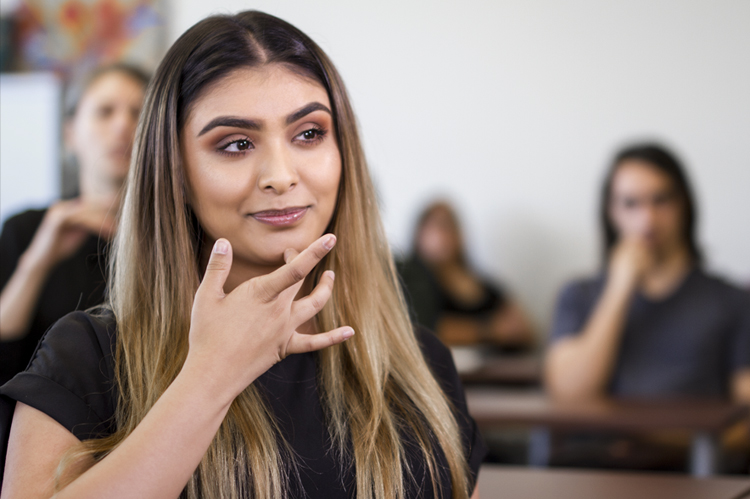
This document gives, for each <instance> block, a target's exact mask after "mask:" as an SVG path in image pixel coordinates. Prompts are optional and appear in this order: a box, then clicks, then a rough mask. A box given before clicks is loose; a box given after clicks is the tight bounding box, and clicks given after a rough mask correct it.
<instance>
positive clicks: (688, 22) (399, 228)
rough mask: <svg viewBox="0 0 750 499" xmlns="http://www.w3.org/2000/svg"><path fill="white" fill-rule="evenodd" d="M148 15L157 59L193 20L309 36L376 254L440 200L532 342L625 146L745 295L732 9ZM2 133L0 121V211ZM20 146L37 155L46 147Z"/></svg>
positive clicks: (649, 6) (594, 4)
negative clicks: (243, 18)
mask: <svg viewBox="0 0 750 499" xmlns="http://www.w3.org/2000/svg"><path fill="white" fill-rule="evenodd" d="M165 7H166V9H167V16H166V18H167V19H168V25H167V31H168V36H167V39H168V42H169V43H171V42H172V41H174V40H175V39H176V38H177V36H179V34H180V33H182V32H183V31H184V30H185V29H187V28H188V27H189V26H191V25H192V24H193V23H195V22H196V21H198V20H200V19H201V18H203V17H204V16H206V15H208V14H210V13H216V12H235V11H238V10H241V9H247V8H257V9H260V10H265V11H267V12H270V13H272V14H275V15H278V16H280V17H282V18H284V19H286V20H288V21H290V22H292V23H293V24H295V25H297V26H298V27H300V28H301V29H302V30H303V31H305V32H306V33H308V34H309V35H311V36H312V37H313V38H314V39H315V40H316V41H317V42H318V43H319V44H320V45H321V46H322V47H323V48H324V50H326V51H327V52H328V54H329V55H330V56H331V57H332V59H333V60H334V62H335V63H336V65H337V67H338V68H339V70H340V71H341V73H342V75H343V77H344V80H345V81H346V83H347V85H348V88H349V92H350V94H351V97H352V100H353V104H354V108H355V111H356V112H357V116H358V118H359V122H360V125H361V132H362V136H363V138H364V144H365V148H366V152H367V154H368V157H369V160H370V163H371V169H372V173H373V176H374V177H375V180H376V182H377V186H378V189H379V193H380V197H381V202H382V207H383V215H384V221H385V225H386V229H387V232H388V234H389V237H390V239H391V242H392V244H393V246H394V248H395V249H396V250H397V251H398V250H404V249H407V248H408V245H409V241H410V238H411V229H412V226H413V223H414V218H415V217H416V215H417V212H418V210H419V209H420V208H421V207H422V206H423V205H424V203H425V202H426V201H427V200H429V199H431V198H433V197H434V196H436V195H446V196H448V197H449V198H450V199H452V200H453V201H454V202H455V203H456V204H457V205H458V206H459V211H460V215H461V217H462V219H463V221H464V223H465V226H466V236H467V240H468V242H469V244H470V256H471V258H472V260H473V262H474V263H475V265H476V266H477V267H478V268H480V269H482V270H483V271H485V272H486V273H487V274H488V275H490V276H491V277H494V278H496V279H498V280H501V281H503V282H505V283H506V284H507V285H508V286H509V287H510V288H511V289H512V290H514V291H515V293H516V294H517V296H518V297H519V299H520V300H521V302H522V303H523V304H524V305H525V306H526V307H527V308H528V309H529V310H530V311H531V313H532V315H533V317H534V318H535V320H536V322H537V323H538V324H539V326H540V328H541V329H542V330H543V329H544V328H546V327H547V326H548V324H549V320H550V316H551V312H552V308H553V303H554V300H555V296H556V294H557V292H558V290H559V287H560V286H561V284H562V283H563V282H564V281H565V280H567V279H569V278H571V277H574V276H578V275H582V274H585V273H588V272H592V271H594V270H595V269H596V268H597V264H598V263H597V262H598V254H599V246H598V243H599V239H598V236H599V232H598V227H597V220H596V211H597V202H598V192H599V188H600V185H599V184H600V182H601V179H602V175H603V171H604V169H605V167H606V165H607V163H608V161H609V158H610V156H611V155H612V153H613V151H614V150H615V149H616V148H617V147H618V146H620V145H621V144H623V143H625V142H628V141H632V140H640V139H658V140H661V141H664V142H665V143H666V144H668V145H670V146H672V147H674V148H675V149H676V150H677V152H678V153H679V154H680V156H681V157H682V158H683V159H684V160H685V162H686V164H687V166H688V169H689V173H690V174H691V177H692V180H693V183H694V184H695V190H696V193H697V197H698V200H699V203H700V239H701V242H702V243H703V246H704V247H705V249H706V254H707V256H708V263H709V267H710V268H712V269H715V270H716V271H718V272H720V273H722V274H724V275H726V276H727V277H729V278H730V279H732V280H734V281H736V282H742V283H750V257H749V255H750V223H749V222H750V196H749V195H748V192H750V140H749V139H748V138H749V137H750V91H749V90H748V89H750V29H749V27H750V2H748V1H747V0H722V1H714V2H712V1H708V0H704V1H679V2H675V1H673V0H629V1H627V2H626V1H620V2H613V1H607V2H601V1H598V0H585V1H584V0H579V1H574V0H569V1H566V2H558V1H555V0H534V1H528V0H503V1H502V2H490V1H457V0H439V1H438V0H436V1H426V0H421V1H405V0H380V1H378V2H358V1H344V0H318V1H316V2H310V1H301V0H259V1H255V2H247V1H238V0H214V1H211V2H204V1H201V0H179V1H177V0H165ZM7 105H8V102H7V101H6V99H3V103H2V108H3V115H5V109H6V106H7ZM4 120H5V118H4ZM16 129H17V128H16V127H15V126H11V125H6V122H5V121H3V127H2V140H1V142H0V145H2V151H3V156H2V165H0V166H1V167H2V175H3V198H6V196H8V194H7V192H10V191H9V190H6V184H8V182H7V181H6V179H7V178H8V177H7V174H8V169H9V168H13V169H14V170H15V169H16V166H15V163H13V165H11V162H10V161H9V160H7V159H6V158H7V156H6V155H5V154H6V150H7V148H8V147H9V144H12V143H14V142H15V141H16V139H17V137H18V136H20V134H21V132H20V131H19V132H16ZM19 130H20V129H19ZM23 134H26V135H28V136H29V137H31V138H32V139H33V140H36V143H38V139H45V138H46V137H47V136H48V134H49V132H43V134H42V137H36V136H34V134H33V132H23ZM42 142H45V141H44V140H42ZM27 152H28V153H32V152H34V151H32V150H27ZM19 157H21V158H23V155H21V156H19ZM26 157H27V158H30V157H31V156H26ZM53 161H57V160H53ZM29 163H30V161H27V162H26V165H28V164H29ZM18 164H19V165H21V164H22V163H18ZM23 168H27V166H25V165H24V166H23ZM14 175H15V173H14ZM29 178H31V179H32V180H29ZM34 178H35V177H29V176H28V175H27V176H26V180H23V179H21V180H17V181H20V182H23V183H24V185H31V184H33V182H34V180H33V179H34ZM36 178H38V177H36ZM50 178H52V177H50ZM14 182H15V181H14ZM14 189H15V188H14ZM3 201H5V199H3ZM4 206H5V204H3V207H4Z"/></svg>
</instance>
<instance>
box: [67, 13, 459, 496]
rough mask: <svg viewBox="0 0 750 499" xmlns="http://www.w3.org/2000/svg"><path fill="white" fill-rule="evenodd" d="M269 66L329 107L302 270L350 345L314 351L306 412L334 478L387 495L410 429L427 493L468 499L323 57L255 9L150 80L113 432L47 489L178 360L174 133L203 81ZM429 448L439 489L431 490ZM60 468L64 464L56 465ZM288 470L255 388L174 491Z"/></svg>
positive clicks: (275, 481)
mask: <svg viewBox="0 0 750 499" xmlns="http://www.w3.org/2000/svg"><path fill="white" fill-rule="evenodd" d="M264 64H282V65H284V66H285V67H287V68H289V69H290V70H292V71H294V72H296V73H297V74H300V75H302V76H304V77H306V78H309V79H310V80H312V81H314V82H316V83H317V84H320V85H321V86H322V87H323V88H324V89H325V90H326V92H327V93H328V97H329V99H330V102H331V105H332V112H333V120H334V127H335V133H336V141H337V144H338V148H339V153H340V155H341V163H342V176H341V184H340V187H339V193H338V202H337V208H336V210H335V211H334V214H333V217H332V220H331V222H330V226H329V227H328V229H327V231H330V232H333V233H334V234H337V235H338V243H337V245H336V247H335V248H334V250H333V251H332V252H330V253H329V254H328V255H327V256H326V257H325V258H324V259H323V261H321V262H320V264H319V265H318V266H317V267H316V268H315V269H314V270H313V272H312V273H311V274H310V275H309V276H308V279H309V280H310V281H311V284H313V285H314V284H315V283H317V282H318V280H319V278H320V277H321V275H322V273H323V272H324V271H325V270H326V269H332V270H334V271H335V273H336V276H337V278H336V286H335V287H334V289H333V294H332V297H331V299H330V300H329V301H328V303H327V304H326V306H325V307H324V308H323V310H322V311H321V312H320V313H319V314H318V316H317V324H318V327H319V329H320V330H322V331H326V330H331V329H333V328H336V327H339V326H343V325H349V326H351V327H353V328H354V330H356V331H357V334H356V335H355V336H354V337H353V338H351V339H350V340H349V341H347V342H344V343H342V344H339V345H335V346H332V347H329V348H326V349H324V350H321V351H319V352H318V353H317V355H318V356H319V357H318V359H319V362H318V365H319V370H318V385H319V388H320V394H321V404H322V406H323V409H324V411H325V414H326V421H327V425H328V428H329V432H330V434H331V436H332V450H333V451H334V452H336V453H337V454H336V455H337V456H338V458H339V460H340V462H341V463H342V469H346V468H347V467H348V466H349V463H350V462H352V461H353V463H354V469H355V472H356V494H357V497H360V498H377V499H383V498H402V497H403V496H404V484H405V482H406V480H407V479H409V477H410V473H411V471H410V470H409V469H408V467H407V466H406V463H407V462H406V459H405V448H404V444H403V441H402V434H403V432H411V433H412V434H413V435H414V438H415V440H416V442H417V443H418V446H419V450H420V451H421V453H422V456H423V457H424V459H425V468H426V469H427V471H428V473H429V474H430V475H431V477H432V486H433V489H434V491H435V493H436V495H438V496H450V497H455V498H467V497H468V496H469V493H470V491H469V490H468V488H469V486H470V484H469V472H468V468H467V464H466V461H467V458H466V456H465V453H464V449H463V447H462V443H461V438H460V434H459V427H458V424H457V421H456V417H457V416H456V413H455V408H453V407H452V404H451V403H450V401H449V399H448V398H447V397H446V395H445V394H444V392H443V391H442V390H441V388H440V386H439V385H438V383H437V381H436V380H435V378H434V376H433V374H432V373H431V371H430V369H429V367H428V365H427V363H426V361H425V359H424V357H423V356H422V353H421V350H420V347H419V345H418V343H417V340H416V337H415V335H414V331H413V329H412V325H411V323H410V321H409V317H408V314H407V310H406V306H405V303H404V299H403V296H402V295H401V292H400V288H399V285H398V281H397V277H396V272H395V269H394V264H393V258H392V256H391V253H390V250H389V246H388V243H387V241H386V237H385V234H384V230H383V226H382V223H381V219H380V215H379V212H378V208H377V202H376V197H375V193H374V189H373V186H372V183H371V180H370V175H369V173H368V169H367V165H366V162H365V157H364V153H363V150H362V146H361V142H360V139H359V136H358V131H357V125H356V120H355V117H354V113H353V111H352V108H351V106H350V104H349V98H348V96H347V93H346V90H345V88H344V84H343V82H342V80H341V77H340V76H339V74H338V72H337V71H336V69H335V68H334V66H333V64H332V63H331V61H330V60H329V59H328V57H327V56H326V54H325V53H324V52H323V51H322V50H321V49H320V48H319V47H318V46H317V45H316V44H315V43H314V42H313V41H312V40H311V39H310V38H308V37H307V36H306V35H305V34H303V33H302V32H300V31H299V30H298V29H296V28H295V27H293V26H291V25H290V24H288V23H286V22H284V21H282V20H280V19H277V18H275V17H273V16H270V15H267V14H263V13H260V12H254V11H250V12H242V13H239V14H237V15H234V16H214V17H209V18H207V19H204V20H203V21H201V22H199V23H198V24H196V25H195V26H193V27H192V28H190V29H189V30H188V31H187V32H185V34H183V35H182V36H181V37H180V38H179V39H178V40H177V41H176V42H175V44H174V45H173V46H172V47H171V49H170V50H169V52H168V53H167V55H166V56H165V57H164V60H163V61H162V63H161V65H160V66H159V68H158V70H157V72H156V75H155V77H154V79H153V81H152V83H151V86H150V87H149V90H148V93H147V96H146V102H145V105H144V109H143V112H142V114H141V119H140V122H139V125H138V130H137V134H136V141H135V147H134V151H133V158H132V165H131V169H130V172H129V178H128V185H127V191H126V194H125V197H124V200H123V207H122V212H121V213H122V214H121V217H122V218H121V221H120V227H119V230H118V233H117V236H116V240H115V243H114V248H113V251H114V255H113V257H112V263H111V269H110V272H111V274H110V276H111V278H110V283H109V306H110V307H111V309H112V312H113V313H114V316H115V318H116V321H117V329H118V334H117V337H116V347H115V348H116V350H115V367H116V368H115V376H116V379H115V383H116V388H117V389H118V391H119V396H120V398H119V403H118V405H117V409H116V414H115V426H116V428H117V430H116V432H115V433H114V434H113V435H111V436H109V437H106V438H104V439H98V440H89V441H86V442H83V443H82V444H81V445H80V446H79V447H77V448H76V449H75V450H74V451H71V452H70V453H69V454H68V455H67V457H66V459H65V460H64V461H63V463H62V464H61V471H60V472H59V473H58V477H59V481H58V484H62V483H63V482H67V481H69V480H70V479H71V477H70V476H69V475H72V474H74V473H73V472H71V471H68V470H71V469H73V468H74V466H73V464H74V463H75V462H78V461H77V460H78V459H79V458H81V457H85V456H90V457H93V458H94V459H95V460H96V459H101V458H103V457H104V456H106V455H107V454H108V453H109V452H111V451H112V450H113V449H114V448H115V447H116V446H117V445H119V444H120V443H121V442H122V441H123V440H124V439H125V438H127V437H128V435H130V433H131V432H132V431H133V430H134V429H135V427H136V426H137V425H138V424H139V423H140V421H141V420H142V419H143V418H144V417H145V416H146V414H147V413H148V411H149V410H150V409H151V408H152V407H153V405H154V404H155V402H156V401H157V399H158V398H159V397H160V396H161V395H162V393H164V391H165V390H166V389H167V387H168V386H169V385H170V383H171V382H172V381H173V380H174V379H175V377H176V376H177V374H178V372H179V371H180V369H181V367H182V365H183V363H184V361H185V359H186V357H187V351H188V332H189V329H190V313H191V308H192V303H193V297H194V295H195V292H196V290H197V289H198V285H199V283H200V276H201V268H200V265H199V258H200V254H201V252H202V251H203V248H202V244H203V241H202V235H201V232H202V231H201V228H200V223H199V221H198V220H197V219H196V216H195V215H194V214H193V212H192V210H191V208H190V206H189V204H188V200H187V199H188V198H187V195H186V179H185V172H184V167H183V160H182V157H181V154H180V135H181V134H180V131H181V128H182V127H183V125H184V123H185V121H186V119H187V116H188V115H189V113H190V109H191V106H192V105H193V104H194V103H195V102H196V100H197V99H199V98H200V97H201V95H202V93H203V92H206V91H210V86H211V84H212V83H215V82H217V81H219V80H220V79H222V78H224V77H227V76H228V75H230V74H231V73H232V72H233V71H236V70H238V69H242V68H253V67H260V66H262V65H264ZM441 453H442V454H444V456H445V458H446V460H447V463H448V465H449V470H448V471H449V473H450V477H451V482H452V490H450V491H447V490H439V487H440V485H439V482H438V478H439V476H440V475H441V474H443V473H445V471H446V470H443V469H438V468H439V465H438V461H437V458H436V456H438V455H440V454H441ZM66 466H67V468H66ZM294 476H295V462H294V458H293V456H292V455H291V451H290V449H289V448H288V446H287V444H286V443H285V442H284V441H283V438H282V436H281V434H280V433H279V429H278V428H277V426H276V424H275V422H274V416H273V413H272V412H271V411H270V409H269V408H268V407H267V405H266V403H265V401H264V398H263V394H262V393H261V390H259V389H258V388H257V387H256V386H255V384H251V385H250V386H248V387H247V388H246V389H245V390H244V391H243V392H242V393H241V394H240V395H239V396H238V397H237V398H236V399H235V401H234V402H233V404H232V406H231V408H230V410H229V412H228V414H227V416H226V418H225V419H224V421H223V423H222V424H221V427H220V428H219V431H218V433H217V435H216V436H215V438H214V440H213V441H212V443H211V445H210V446H209V448H208V450H207V452H206V454H205V455H204V457H203V459H202V461H201V463H200V465H199V467H198V469H197V470H196V471H195V473H194V474H193V476H192V478H191V479H190V481H189V482H188V485H187V495H188V497H190V498H198V497H202V498H220V497H221V498H230V497H231V498H240V497H248V496H253V497H263V498H265V497H273V498H281V497H283V496H284V495H285V492H286V491H287V490H289V489H288V485H289V483H288V482H289V481H290V480H292V479H293V478H294Z"/></svg>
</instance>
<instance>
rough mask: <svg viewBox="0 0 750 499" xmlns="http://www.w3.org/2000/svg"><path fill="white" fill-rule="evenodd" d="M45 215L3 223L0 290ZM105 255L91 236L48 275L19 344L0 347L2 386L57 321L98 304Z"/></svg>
mask: <svg viewBox="0 0 750 499" xmlns="http://www.w3.org/2000/svg"><path fill="white" fill-rule="evenodd" d="M46 212H47V210H29V211H25V212H23V213H20V214H18V215H15V216H13V217H11V218H9V219H8V220H7V221H6V222H5V225H4V227H3V231H2V234H0V290H2V289H3V288H5V285H6V284H7V283H8V281H9V280H10V278H11V276H12V275H13V272H14V271H15V270H16V266H17V265H18V261H19V259H20V258H21V255H23V253H24V252H25V251H26V249H27V248H28V247H29V245H30V244H31V241H32V239H33V238H34V234H36V231H37V229H39V226H40V225H41V223H42V219H43V218H44V215H45V214H46ZM105 251H106V248H105V243H104V242H100V241H99V238H98V237H97V236H94V235H92V236H90V237H89V238H88V239H87V240H86V241H84V243H83V245H82V246H81V248H80V249H79V250H78V251H77V252H76V253H75V254H74V255H73V256H72V257H70V258H69V259H67V260H65V261H63V262H60V264H58V266H57V267H55V269H54V270H52V272H51V273H50V275H49V276H48V279H47V282H46V283H45V285H44V287H43V288H42V293H41V295H40V296H39V300H38V301H37V306H36V309H35V311H34V312H33V318H32V321H31V324H30V327H29V331H28V334H27V335H26V336H24V337H23V338H21V339H19V340H14V341H7V342H2V343H0V385H2V384H3V383H5V382H6V381H8V380H9V379H11V378H12V377H13V376H15V375H16V373H19V372H21V371H23V370H24V368H25V367H26V365H27V364H28V362H29V359H30V358H31V355H32V354H33V353H34V349H35V348H36V344H37V343H38V342H39V339H40V338H41V337H42V335H43V334H44V332H45V331H47V329H49V328H50V326H52V324H54V323H55V321H56V320H58V319H59V318H61V317H62V316H64V315H65V314H67V313H69V312H72V311H74V310H85V309H87V308H90V307H92V306H95V305H98V304H100V303H102V301H103V299H104V291H105V282H106V276H105V273H106V269H105V267H106V266H105V264H104V258H103V255H104V254H105Z"/></svg>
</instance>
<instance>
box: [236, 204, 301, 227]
mask: <svg viewBox="0 0 750 499" xmlns="http://www.w3.org/2000/svg"><path fill="white" fill-rule="evenodd" d="M308 208H309V206H296V207H294V208H285V209H283V210H265V211H259V212H257V213H251V214H250V216H251V217H253V218H254V219H255V220H257V221H258V222H261V223H264V224H268V225H273V226H275V227H285V226H289V225H294V224H295V223H297V221H298V220H300V219H301V218H302V217H304V216H305V213H307V210H308Z"/></svg>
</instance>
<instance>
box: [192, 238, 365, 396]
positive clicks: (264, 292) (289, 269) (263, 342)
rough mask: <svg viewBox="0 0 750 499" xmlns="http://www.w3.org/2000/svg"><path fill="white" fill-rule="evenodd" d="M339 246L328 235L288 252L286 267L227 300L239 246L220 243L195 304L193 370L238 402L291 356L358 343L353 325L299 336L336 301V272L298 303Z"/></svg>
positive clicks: (246, 285) (243, 287)
mask: <svg viewBox="0 0 750 499" xmlns="http://www.w3.org/2000/svg"><path fill="white" fill-rule="evenodd" d="M335 243H336V238H335V236H333V235H332V234H327V235H324V236H323V237H321V238H319V239H318V240H317V241H315V242H313V243H312V244H311V245H310V246H308V247H307V248H306V249H305V250H304V251H302V253H299V254H296V252H294V251H293V250H287V251H286V252H285V259H286V261H287V263H286V264H285V265H283V266H282V267H280V268H279V269H277V270H276V271H274V272H272V273H270V274H267V275H263V276H259V277H256V278H254V279H250V280H248V281H245V282H244V283H242V284H240V285H239V286H238V287H237V288H235V289H234V290H232V292H230V293H229V294H226V293H224V289H223V287H224V283H225V282H226V279H227V276H228V275H229V271H230V269H231V267H232V247H231V245H230V244H229V241H227V240H226V239H219V240H217V241H216V243H215V244H214V248H213V250H212V252H211V257H210V259H209V262H208V266H207V267H206V273H205V275H204V277H203V281H202V282H201V285H200V286H199V288H198V291H197V292H196V294H195V301H194V302H193V310H192V315H191V325H190V336H189V350H188V358H187V360H186V362H185V364H186V366H187V365H190V366H191V367H192V368H195V369H196V370H198V372H204V373H205V375H206V376H210V377H211V380H212V381H213V383H214V384H213V386H214V387H215V389H216V390H218V393H220V394H221V395H223V396H226V397H227V399H226V400H227V401H231V400H233V399H234V398H235V397H236V396H237V395H239V393H240V392H242V390H244V389H245V388H246V387H247V386H248V385H249V384H250V383H252V382H253V381H254V380H255V379H256V378H257V377H258V376H260V375H261V374H263V373H264V372H266V371H267V370H268V369H269V368H270V367H271V366H273V365H274V364H276V363H277V362H279V361H281V360H282V359H284V358H285V357H287V356H288V355H291V354H295V353H304V352H311V351H315V350H320V349H322V348H326V347H329V346H331V345H335V344H337V343H341V342H343V341H345V340H346V339H348V338H350V337H351V336H352V335H353V334H354V331H353V330H352V329H351V328H350V327H340V328H337V329H334V330H332V331H328V332H321V333H317V334H303V333H301V332H300V331H299V330H300V329H301V328H302V327H303V326H304V325H305V324H306V323H307V322H308V321H309V320H310V319H312V318H313V317H314V316H315V315H316V314H317V313H318V312H320V310H321V309H322V308H323V306H324V305H325V304H326V302H328V299H329V298H330V297H331V291H332V289H333V281H334V274H333V272H332V271H330V270H329V271H326V272H324V273H323V275H322V277H321V279H320V282H319V283H318V284H317V286H315V288H314V289H313V290H312V292H311V293H310V294H309V295H307V296H305V297H302V298H300V299H298V300H295V297H296V295H297V293H298V291H299V289H300V287H301V286H302V284H303V282H304V279H305V277H307V275H308V274H309V273H310V271H312V269H313V268H314V267H315V265H317V264H318V263H319V262H320V261H321V260H322V259H323V257H325V255H326V254H328V252H329V251H330V250H331V248H333V246H334V245H335Z"/></svg>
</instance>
